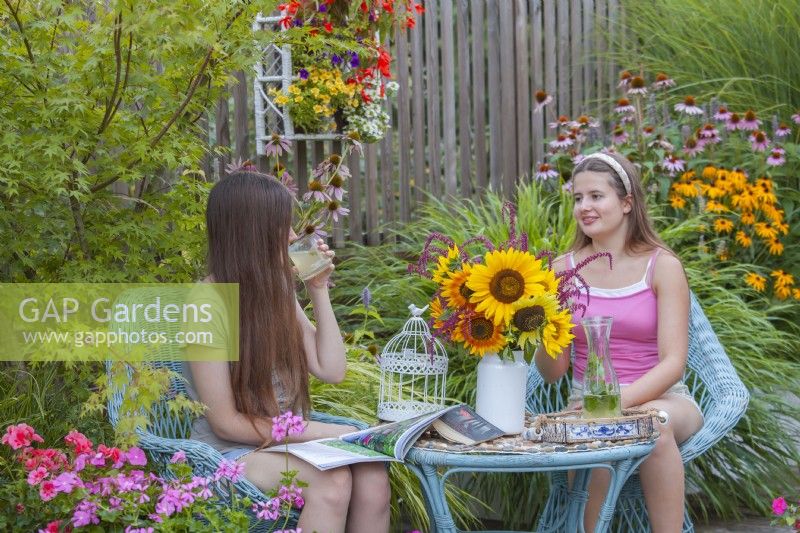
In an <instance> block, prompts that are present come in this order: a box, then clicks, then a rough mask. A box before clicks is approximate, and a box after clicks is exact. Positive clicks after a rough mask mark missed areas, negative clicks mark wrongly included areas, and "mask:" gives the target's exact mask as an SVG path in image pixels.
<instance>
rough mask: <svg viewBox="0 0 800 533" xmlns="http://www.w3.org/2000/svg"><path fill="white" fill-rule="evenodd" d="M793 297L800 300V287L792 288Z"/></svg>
mask: <svg viewBox="0 0 800 533" xmlns="http://www.w3.org/2000/svg"><path fill="white" fill-rule="evenodd" d="M792 297H793V298H794V299H795V300H800V289H792Z"/></svg>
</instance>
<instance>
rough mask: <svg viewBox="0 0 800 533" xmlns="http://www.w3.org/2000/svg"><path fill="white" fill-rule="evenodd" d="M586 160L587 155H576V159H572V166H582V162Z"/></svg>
mask: <svg viewBox="0 0 800 533" xmlns="http://www.w3.org/2000/svg"><path fill="white" fill-rule="evenodd" d="M584 159H586V156H585V155H583V154H578V155H576V156H575V157H573V158H572V164H573V165H574V166H576V165H580V164H581V161H583V160H584Z"/></svg>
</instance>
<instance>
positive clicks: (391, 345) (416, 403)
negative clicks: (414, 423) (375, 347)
mask: <svg viewBox="0 0 800 533" xmlns="http://www.w3.org/2000/svg"><path fill="white" fill-rule="evenodd" d="M408 308H409V309H410V310H411V315H412V316H411V318H410V319H408V321H407V322H406V323H405V325H404V326H403V330H402V331H401V332H400V333H398V334H397V335H395V336H394V337H392V338H391V339H390V340H389V342H388V343H386V346H385V347H384V348H383V351H382V352H381V358H380V367H381V387H380V399H379V401H378V418H380V419H381V420H387V421H392V422H396V421H398V420H405V419H407V418H412V417H414V416H417V415H421V414H424V413H430V412H433V411H436V410H438V409H441V408H442V407H444V398H445V386H446V384H447V352H445V349H444V347H443V346H442V343H441V342H439V340H438V339H436V338H435V337H434V336H433V335H431V332H430V329H429V328H428V324H427V323H426V322H425V319H423V318H422V314H423V313H424V312H425V310H426V309H427V308H428V306H425V307H424V308H422V309H420V308H419V307H417V306H416V305H414V304H411V305H409V306H408Z"/></svg>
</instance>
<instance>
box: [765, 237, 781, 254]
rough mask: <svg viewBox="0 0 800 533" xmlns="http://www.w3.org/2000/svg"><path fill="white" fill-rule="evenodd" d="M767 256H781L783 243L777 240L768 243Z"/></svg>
mask: <svg viewBox="0 0 800 533" xmlns="http://www.w3.org/2000/svg"><path fill="white" fill-rule="evenodd" d="M768 244H769V254H770V255H781V254H783V243H782V242H781V241H779V240H778V239H772V240H771V241H769V243H768Z"/></svg>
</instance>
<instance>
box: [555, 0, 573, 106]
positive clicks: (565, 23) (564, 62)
mask: <svg viewBox="0 0 800 533" xmlns="http://www.w3.org/2000/svg"><path fill="white" fill-rule="evenodd" d="M556 4H557V9H556V16H557V18H558V114H559V115H567V116H571V115H572V108H571V107H572V106H571V103H572V102H570V90H569V88H570V79H569V75H570V68H569V2H568V1H564V0H562V1H561V2H557V3H556Z"/></svg>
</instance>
